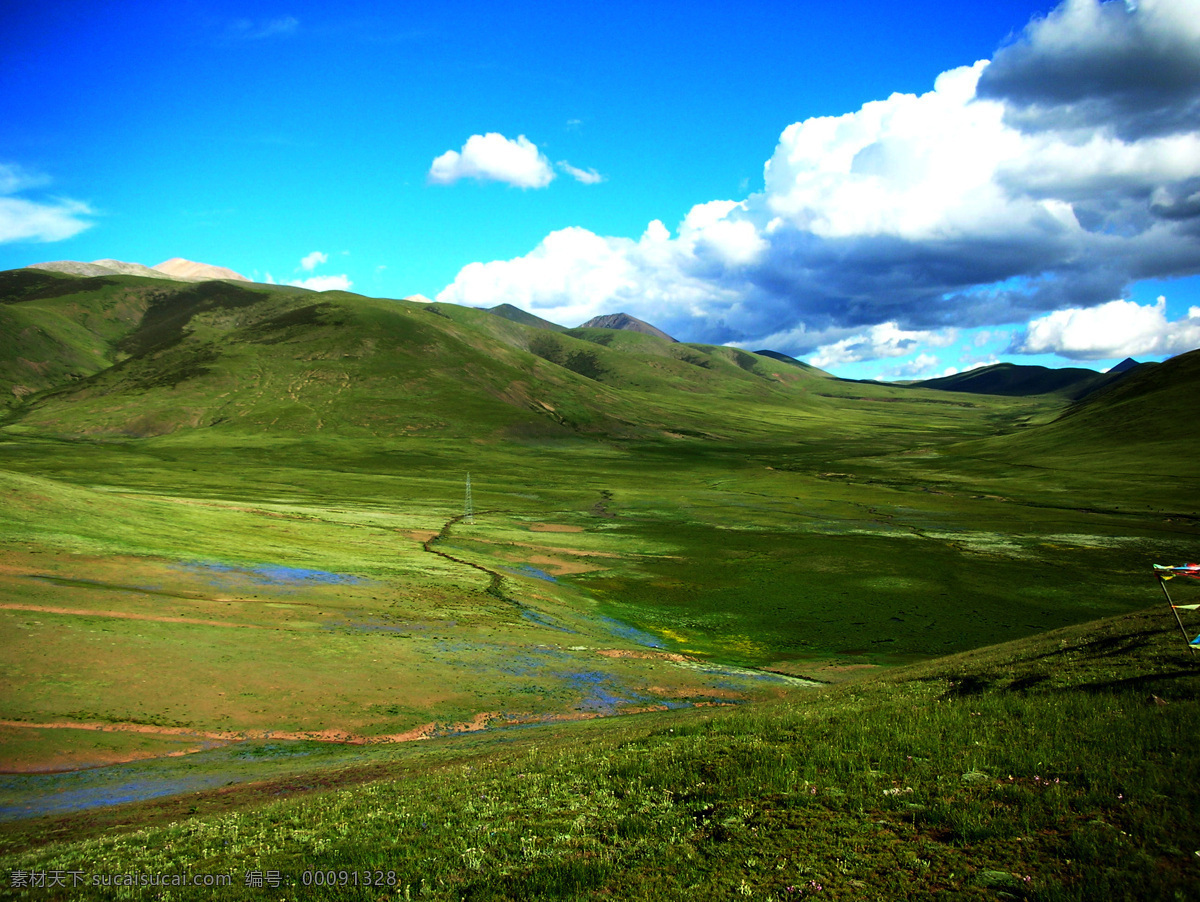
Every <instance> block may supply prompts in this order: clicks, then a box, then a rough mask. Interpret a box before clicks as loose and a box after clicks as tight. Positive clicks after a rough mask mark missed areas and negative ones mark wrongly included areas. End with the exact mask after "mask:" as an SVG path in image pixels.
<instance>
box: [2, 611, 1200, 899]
mask: <svg viewBox="0 0 1200 902" xmlns="http://www.w3.org/2000/svg"><path fill="white" fill-rule="evenodd" d="M1172 631H1174V632H1172ZM1198 690H1200V668H1197V667H1194V666H1193V665H1192V664H1191V662H1190V660H1189V659H1188V658H1187V652H1186V651H1185V650H1184V649H1183V647H1182V643H1181V642H1180V640H1179V637H1178V631H1177V629H1176V628H1175V625H1174V623H1173V621H1171V620H1170V618H1169V615H1167V613H1166V612H1165V611H1162V610H1157V609H1152V610H1150V611H1147V612H1144V613H1140V614H1134V615H1127V616H1124V617H1119V618H1113V619H1110V620H1106V621H1099V622H1096V623H1092V624H1084V625H1079V626H1073V627H1068V628H1065V629H1063V630H1059V631H1056V632H1054V633H1050V634H1046V635H1044V636H1039V637H1035V638H1032V639H1026V640H1021V641H1019V642H1014V643H1009V644H1007V645H1003V646H996V647H994V648H991V649H983V650H980V651H977V652H971V653H967V654H964V655H959V656H954V657H950V658H944V659H939V660H937V661H933V662H927V663H925V664H921V665H914V666H912V667H908V668H903V669H900V670H897V671H893V672H892V673H891V674H889V675H887V676H884V677H879V678H875V679H873V680H870V681H862V682H858V683H850V684H844V685H842V686H839V687H832V688H830V689H827V690H824V691H819V692H815V693H812V694H810V695H808V696H806V697H804V698H802V699H798V700H792V701H789V702H787V703H777V704H763V705H758V706H747V707H743V708H741V709H738V710H736V711H729V712H725V711H721V712H715V711H713V710H712V709H709V710H708V711H685V712H673V713H671V714H664V715H655V716H652V717H630V718H622V719H617V720H610V721H605V722H603V723H592V724H585V725H576V727H560V728H556V729H547V728H541V729H540V730H539V731H538V732H536V733H535V732H532V731H531V732H530V733H528V734H527V735H524V736H521V737H520V738H518V739H517V740H516V741H514V742H510V743H507V744H503V745H502V744H501V743H497V747H496V749H495V751H492V752H490V753H489V752H487V751H486V750H481V748H480V747H478V746H477V747H476V748H474V749H473V752H472V755H471V757H470V759H469V760H468V759H460V760H459V761H454V760H452V759H450V760H441V761H439V762H436V763H430V762H425V763H414V764H412V765H408V766H406V765H403V764H398V765H397V766H396V769H395V770H394V771H393V772H390V773H388V774H387V776H386V777H384V778H383V779H379V777H380V776H381V775H380V773H379V772H378V771H375V772H372V773H371V774H370V775H369V776H370V777H371V778H372V780H371V782H367V783H364V784H362V785H357V786H350V787H342V788H334V789H329V790H325V791H314V792H311V793H307V794H303V795H300V796H297V797H291V798H285V799H283V800H281V801H276V802H270V803H267V804H257V805H256V806H254V807H251V808H247V809H244V810H235V811H230V812H227V813H224V814H218V815H213V816H208V817H198V818H192V819H184V820H179V821H177V822H174V823H170V824H166V825H158V826H149V827H143V828H140V829H139V828H137V825H138V824H139V823H140V821H139V818H140V817H141V816H142V815H141V814H140V812H144V813H147V814H146V816H149V813H150V812H152V811H153V806H141V807H134V806H131V807H130V808H128V809H127V810H126V812H125V814H124V815H123V816H122V817H121V818H120V821H121V822H122V823H124V824H125V825H126V826H125V828H124V829H126V830H129V829H130V827H133V828H134V829H132V830H130V832H126V833H124V834H123V835H116V836H112V835H110V836H105V837H103V838H92V839H84V840H81V841H76V842H68V843H57V844H50V845H42V846H39V840H38V835H37V830H39V829H41V830H44V831H47V832H49V830H50V829H51V825H50V824H48V823H47V824H42V825H27V826H26V827H24V828H23V831H24V832H23V835H22V836H21V837H20V838H19V840H18V839H17V837H11V838H10V840H16V841H17V842H16V843H15V844H19V845H22V846H25V848H24V849H23V850H21V851H12V852H10V853H9V854H7V855H6V856H5V857H4V859H3V865H2V867H3V869H4V878H5V883H6V884H9V885H8V887H7V889H8V891H9V892H10V893H12V894H13V895H14V896H16V897H17V898H39V899H41V898H66V897H70V898H121V897H124V898H163V899H166V898H172V899H181V898H201V897H203V898H213V897H216V898H243V897H247V896H249V897H257V896H261V897H262V898H272V899H275V898H285V899H291V898H299V897H305V898H310V897H318V898H339V899H341V898H362V899H377V898H430V899H509V898H522V899H539V898H547V899H549V898H568V899H569V898H595V897H611V898H622V899H663V898H701V899H717V898H756V899H768V898H770V899H795V898H821V899H895V898H947V897H953V898H972V897H979V898H996V897H998V894H1001V893H1002V894H1006V895H1007V897H1008V898H1028V899H1047V900H1049V899H1122V898H1128V899H1188V898H1196V888H1197V878H1198V867H1200V859H1198V858H1197V851H1196V850H1197V849H1200V828H1198V827H1197V825H1196V824H1195V822H1194V812H1195V811H1196V810H1200V797H1198V796H1200V792H1198V790H1197V788H1196V787H1197V785H1198V783H1197V781H1198V778H1200V773H1198V771H1200V756H1198V755H1197V754H1196V752H1195V736H1196V734H1197V728H1198V727H1200V704H1198V698H1200V691H1198ZM75 826H76V827H77V829H78V830H80V831H83V832H84V833H85V834H86V832H87V831H88V829H89V828H88V819H87V818H77V819H76V822H75ZM63 827H64V822H56V823H55V825H54V829H58V830H61V829H63ZM60 835H61V834H60ZM13 847H14V842H12V841H10V848H13ZM16 871H25V872H30V873H33V874H40V873H52V872H55V871H62V872H71V871H73V872H81V873H82V874H83V875H85V878H86V879H87V880H90V879H92V876H93V875H99V874H114V873H130V874H139V875H143V874H144V875H150V874H162V873H171V874H178V873H189V874H228V875H231V880H232V885H231V886H230V887H229V888H227V889H216V890H214V889H212V888H207V887H206V888H202V889H197V888H190V887H183V888H181V887H171V888H168V889H160V888H153V887H131V888H121V889H119V890H118V889H114V888H113V887H100V888H92V887H88V886H85V887H77V888H72V889H67V890H62V891H60V890H48V889H44V888H35V889H28V890H22V889H19V888H14V887H12V886H11V882H12V878H13V874H14V872H16ZM306 871H308V872H309V876H308V878H307V879H308V883H310V884H312V883H316V882H318V881H320V882H326V883H328V882H333V883H339V884H342V885H338V886H332V887H330V886H319V885H305V881H306V878H305V872H306ZM317 871H320V872H322V876H321V877H319V878H317V877H314V876H313V873H314V872H317ZM276 872H277V873H276ZM330 872H332V873H330ZM367 872H370V874H369V875H368V873H367ZM356 875H357V880H358V881H359V884H360V885H359V886H357V887H356V886H355V885H354V880H355V879H356ZM248 876H249V878H250V879H251V880H252V882H253V881H254V880H255V878H256V877H257V878H261V879H262V880H263V881H264V883H265V885H264V888H263V889H261V890H259V889H247V888H246V885H245V883H246V880H247V877H248ZM276 877H277V878H278V885H277V886H272V885H271V883H272V882H274V881H275V878H276ZM366 879H370V880H371V881H372V882H375V881H377V880H378V879H382V882H383V885H382V886H379V885H375V886H371V887H369V888H366V887H363V886H362V885H361V884H362V882H364V881H365V880H366ZM69 882H70V880H69V879H68V883H69ZM999 897H1001V898H1003V897H1005V896H999Z"/></svg>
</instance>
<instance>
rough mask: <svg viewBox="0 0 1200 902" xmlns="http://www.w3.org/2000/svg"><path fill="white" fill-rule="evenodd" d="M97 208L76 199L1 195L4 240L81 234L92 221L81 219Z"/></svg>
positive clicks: (58, 238)
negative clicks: (41, 199) (26, 197)
mask: <svg viewBox="0 0 1200 902" xmlns="http://www.w3.org/2000/svg"><path fill="white" fill-rule="evenodd" d="M92 215H94V211H93V210H92V209H91V207H89V206H88V205H87V204H85V203H81V202H80V201H75V200H66V199H63V200H56V201H52V202H50V203H42V202H38V201H30V200H22V199H21V198H19V197H0V243H3V242H7V241H62V240H63V239H66V238H71V237H72V236H74V235H78V234H79V233H80V232H82V231H83V230H84V229H89V228H91V227H92V223H90V222H88V221H87V220H84V219H80V217H81V216H92Z"/></svg>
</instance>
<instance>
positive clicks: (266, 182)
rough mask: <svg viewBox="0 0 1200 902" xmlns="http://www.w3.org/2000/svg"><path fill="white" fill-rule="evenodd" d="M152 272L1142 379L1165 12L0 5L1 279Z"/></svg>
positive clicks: (1188, 162) (1197, 109) (1179, 63)
mask: <svg viewBox="0 0 1200 902" xmlns="http://www.w3.org/2000/svg"><path fill="white" fill-rule="evenodd" d="M510 7H515V8H510ZM170 257H185V258H187V259H191V260H200V261H204V262H206V263H213V264H216V265H220V266H226V267H229V268H231V269H234V270H237V271H238V272H241V273H244V274H245V275H247V276H249V277H251V278H253V279H256V280H260V281H278V282H295V283H298V284H304V285H307V286H309V287H313V288H317V289H324V288H348V289H349V290H352V291H357V292H361V293H363V294H370V295H376V296H393V297H403V296H408V295H413V294H422V295H426V296H428V297H436V298H438V299H439V300H444V301H450V302H454V303H463V304H470V305H474V306H493V305H496V304H501V303H511V304H514V305H516V306H518V307H521V308H523V309H525V310H528V311H530V312H532V313H535V314H537V315H538V316H541V317H544V318H546V319H549V320H553V321H556V322H560V323H563V324H565V325H569V326H573V325H577V324H578V323H581V322H583V321H584V320H587V319H589V318H590V317H592V316H595V315H597V314H602V313H613V312H618V311H623V312H626V313H629V314H631V315H633V316H636V317H638V318H640V319H643V320H645V321H647V322H650V323H653V324H654V325H656V326H658V327H659V328H661V329H663V330H665V331H666V332H669V333H670V334H672V335H674V336H676V337H677V338H680V339H682V340H690V341H703V342H710V343H715V344H724V343H728V344H733V345H737V346H739V347H745V348H748V349H750V350H757V349H759V348H770V349H773V350H777V351H782V352H786V353H789V354H793V355H794V356H797V357H801V358H803V359H805V360H808V361H809V362H812V363H814V364H816V365H817V366H821V367H823V368H825V369H828V370H830V371H832V372H834V373H837V374H839V375H846V376H853V377H871V378H885V379H896V378H920V377H929V376H937V375H943V374H946V373H948V372H953V371H960V370H965V369H967V368H969V367H972V366H976V365H980V364H986V363H991V362H996V361H999V360H1010V361H1013V362H1016V363H1040V364H1047V365H1065V364H1072V365H1081V364H1082V365H1087V366H1092V367H1095V368H1105V367H1107V366H1109V365H1111V364H1113V363H1115V362H1116V361H1118V360H1120V359H1121V358H1123V357H1125V356H1134V357H1137V358H1138V359H1140V360H1151V359H1162V358H1163V357H1164V356H1169V355H1172V354H1176V353H1180V352H1182V351H1185V350H1190V349H1192V348H1195V347H1197V346H1200V275H1198V274H1200V0H1141V2H1138V3H1133V2H1123V0H1109V2H1105V3H1097V2H1094V0H1068V2H1066V3H1063V4H1061V5H1057V6H1056V5H1054V4H1052V3H1041V2H1028V0H1025V2H1018V0H1000V2H996V3H991V4H966V5H964V4H962V3H960V2H951V0H916V2H910V3H906V4H896V3H883V2H866V0H847V2H843V3H841V4H817V3H807V2H802V3H798V2H794V0H793V2H786V3H784V2H780V3H765V2H761V3H756V2H747V3H742V4H738V5H736V6H735V5H734V4H732V3H704V2H689V3H686V4H685V3H673V2H664V3H656V4H644V3H636V4H635V3H609V4H605V5H604V6H603V7H599V6H587V5H583V6H574V5H563V4H544V3H522V4H515V5H507V4H492V3H458V4H424V5H421V6H408V5H405V6H402V7H396V8H394V9H392V10H391V11H382V12H381V11H380V9H379V5H377V4H365V3H357V2H353V0H352V2H348V3H342V4H338V5H336V6H334V5H329V4H316V3H308V2H288V0H281V2H280V3H278V4H262V3H253V2H249V3H239V4H233V3H229V2H208V3H205V2H181V3H172V4H150V3H137V2H128V3H121V2H88V0H75V2H56V0H48V2H38V3H32V2H26V0H16V2H9V3H7V4H5V5H4V7H3V9H2V10H0V268H2V269H9V268H15V267H19V266H25V265H28V264H31V263H37V262H42V261H47V260H61V259H71V260H94V259H98V258H115V259H119V260H125V261H130V262H139V263H145V264H147V265H153V264H156V263H159V262H161V261H163V260H166V259H168V258H170Z"/></svg>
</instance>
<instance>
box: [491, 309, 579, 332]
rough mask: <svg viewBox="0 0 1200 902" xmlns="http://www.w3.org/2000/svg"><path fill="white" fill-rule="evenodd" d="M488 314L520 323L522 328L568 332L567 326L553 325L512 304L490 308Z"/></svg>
mask: <svg viewBox="0 0 1200 902" xmlns="http://www.w3.org/2000/svg"><path fill="white" fill-rule="evenodd" d="M488 313H494V314H495V315H496V316H500V317H503V318H504V319H508V320H512V321H513V322H514V323H520V324H521V325H522V326H533V327H534V328H537V329H549V330H550V331H551V332H566V331H567V327H566V326H560V325H559V324H558V323H552V322H550V320H548V319H542V318H541V317H540V316H535V315H534V314H532V313H527V312H526V311H524V310H522V309H521V308H520V307H514V306H513V305H512V304H500V305H499V306H496V307H489V308H488Z"/></svg>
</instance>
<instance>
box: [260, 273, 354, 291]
mask: <svg viewBox="0 0 1200 902" xmlns="http://www.w3.org/2000/svg"><path fill="white" fill-rule="evenodd" d="M267 279H268V281H270V274H269V273H268V274H267ZM288 284H289V285H295V286H297V287H298V288H309V289H312V290H313V291H349V290H350V286H351V285H353V284H354V283H353V282H351V281H350V279H349V277H348V276H346V275H345V274H343V275H340V276H312V277H311V278H308V279H295V280H293V281H291V282H288Z"/></svg>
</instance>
